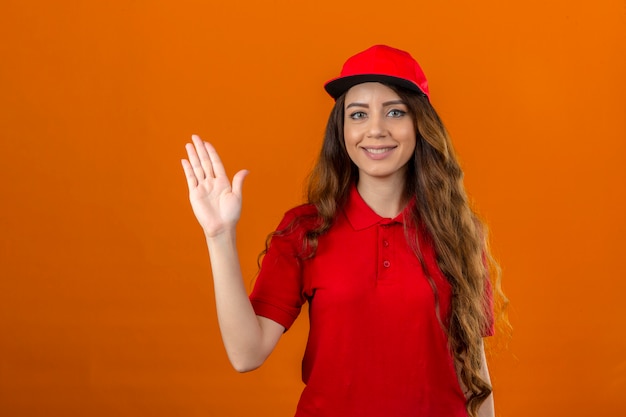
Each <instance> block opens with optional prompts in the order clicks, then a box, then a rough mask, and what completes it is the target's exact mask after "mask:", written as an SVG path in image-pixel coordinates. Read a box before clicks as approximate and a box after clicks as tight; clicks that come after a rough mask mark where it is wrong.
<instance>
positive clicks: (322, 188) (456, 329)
mask: <svg viewBox="0 0 626 417" xmlns="http://www.w3.org/2000/svg"><path fill="white" fill-rule="evenodd" d="M388 87H390V88H391V89H393V90H394V91H395V92H396V93H397V94H398V96H399V97H400V98H401V99H402V100H403V101H404V102H405V103H406V105H407V107H408V110H409V114H410V115H411V117H412V119H413V122H414V124H415V132H416V136H417V138H416V139H417V140H416V147H415V152H414V155H413V158H412V159H411V160H410V161H409V162H408V169H407V178H406V181H405V190H404V193H405V197H406V198H407V200H408V199H410V198H415V201H416V204H415V205H414V208H413V211H412V213H411V218H412V221H413V224H418V223H421V224H423V225H424V226H425V227H426V229H427V230H428V232H429V233H430V235H431V236H432V239H433V242H434V245H435V251H436V254H437V263H438V265H439V268H440V269H441V271H442V272H443V274H444V275H445V276H446V278H447V280H448V281H449V283H450V284H451V286H452V300H451V305H450V316H449V317H448V318H446V323H447V325H444V324H443V322H442V320H441V318H440V316H439V294H438V292H437V288H436V286H435V285H434V281H433V280H432V278H431V277H430V276H429V274H428V271H427V269H426V268H425V267H424V262H423V259H422V256H421V253H420V250H419V246H418V243H417V239H416V238H415V237H414V238H412V239H411V238H409V234H408V233H407V234H406V236H407V238H408V239H409V243H410V244H411V246H412V247H413V249H414V252H415V254H416V256H417V257H418V258H419V260H420V262H421V263H422V266H423V269H424V272H425V274H426V276H427V278H428V280H429V282H430V285H431V287H432V289H433V292H434V297H435V303H436V306H437V314H438V317H439V321H440V324H441V325H442V328H443V330H444V331H445V332H446V334H447V336H448V344H449V348H450V351H451V353H452V355H453V357H454V360H455V362H456V366H457V372H458V375H459V378H460V380H461V381H462V383H463V385H464V386H465V387H466V389H467V392H466V408H467V411H468V413H469V415H470V416H472V417H475V416H476V415H477V413H478V409H479V407H480V405H481V404H482V403H483V402H484V401H485V399H486V398H487V397H488V396H489V395H490V394H491V386H490V384H489V383H488V382H487V381H485V380H483V379H482V378H481V375H480V370H481V363H482V343H483V342H482V336H483V334H484V332H485V331H486V329H488V328H489V326H490V323H491V320H492V318H493V312H492V306H491V305H488V304H489V303H488V301H487V300H489V298H490V297H488V296H487V295H486V294H485V290H486V288H487V286H486V280H488V279H490V278H491V279H492V280H493V281H494V283H495V284H496V285H494V286H493V288H494V289H495V294H494V295H496V296H499V298H500V300H504V301H503V302H502V301H501V302H500V303H499V304H506V297H504V294H503V293H502V291H501V289H500V269H499V266H498V264H497V262H496V261H495V260H494V259H493V257H492V255H491V253H490V250H489V245H488V243H487V242H488V240H487V229H486V226H485V224H484V223H483V222H482V221H481V220H480V219H479V218H478V216H477V215H476V214H475V213H474V211H473V210H472V209H471V207H470V205H469V202H468V198H467V195H466V192H465V187H464V185H463V171H462V169H461V167H460V165H459V163H458V161H457V158H456V155H455V152H454V149H453V147H452V142H451V140H450V137H449V136H448V133H447V131H446V129H445V127H444V125H443V123H442V121H441V119H440V117H439V116H438V115H437V112H436V111H435V109H434V108H433V106H432V105H431V104H430V102H429V100H428V98H427V97H425V96H423V95H420V94H417V93H414V92H412V91H409V90H405V89H403V88H400V87H396V86H393V85H388ZM344 104H345V94H344V95H343V96H341V97H339V98H338V99H337V100H336V102H335V106H334V107H333V109H332V111H331V114H330V117H329V119H328V124H327V126H326V133H325V137H324V142H323V145H322V149H321V152H320V155H319V158H318V160H317V163H316V165H315V167H314V168H313V170H312V172H311V175H310V177H309V182H308V190H307V194H308V202H309V203H310V204H313V205H315V206H316V208H317V216H318V219H317V221H316V223H315V224H316V225H317V227H315V228H312V229H310V230H308V231H307V233H306V242H305V244H306V249H305V252H306V253H308V255H307V257H312V256H314V254H315V250H316V248H317V240H318V237H319V236H321V235H323V234H324V233H326V232H327V231H328V230H329V229H330V227H331V226H332V224H333V220H334V219H335V215H336V213H337V210H338V209H339V208H340V207H342V206H343V205H344V204H345V202H346V200H347V197H348V194H349V190H350V187H351V185H352V184H353V183H356V181H358V175H359V173H358V169H357V167H356V165H355V164H354V163H353V162H352V161H351V160H350V157H349V156H348V153H347V151H346V147H345V142H344V138H343V120H344ZM278 233H280V232H278ZM413 240H414V241H413Z"/></svg>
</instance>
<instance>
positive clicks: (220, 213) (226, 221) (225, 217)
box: [182, 136, 247, 236]
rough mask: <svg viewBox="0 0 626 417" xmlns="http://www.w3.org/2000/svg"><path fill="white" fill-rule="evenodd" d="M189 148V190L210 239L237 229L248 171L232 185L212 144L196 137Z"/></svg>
mask: <svg viewBox="0 0 626 417" xmlns="http://www.w3.org/2000/svg"><path fill="white" fill-rule="evenodd" d="M193 142H194V144H193V145H191V144H188V145H187V146H186V149H187V155H188V157H189V160H183V161H182V163H183V169H184V171H185V175H186V177H187V186H188V187H189V200H190V202H191V207H192V208H193V212H194V214H195V216H196V218H197V219H198V222H199V223H200V225H201V226H202V228H203V229H204V232H205V234H206V235H207V236H215V235H218V234H220V233H222V232H224V231H225V230H228V229H231V228H234V226H235V225H236V223H237V221H238V220H239V217H240V215H241V186H242V184H243V179H244V177H245V176H246V174H247V172H246V171H239V172H238V173H237V174H236V175H235V176H234V177H233V183H232V186H231V183H230V181H229V180H228V177H227V176H226V172H225V170H224V166H223V165H222V162H221V160H220V158H219V155H218V154H217V152H216V151H215V149H214V148H213V146H211V145H210V144H209V143H206V142H202V141H201V140H200V138H198V137H197V136H193Z"/></svg>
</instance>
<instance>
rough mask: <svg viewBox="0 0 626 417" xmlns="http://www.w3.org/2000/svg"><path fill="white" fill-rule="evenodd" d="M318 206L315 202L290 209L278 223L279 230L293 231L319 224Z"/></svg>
mask: <svg viewBox="0 0 626 417" xmlns="http://www.w3.org/2000/svg"><path fill="white" fill-rule="evenodd" d="M318 219H319V216H318V211H317V207H315V205H313V204H302V205H300V206H297V207H294V208H292V209H290V210H288V211H287V212H286V213H285V214H284V216H283V219H282V220H281V222H280V224H279V225H278V228H277V230H279V231H285V232H287V231H293V230H295V229H311V228H314V227H316V226H317V224H318V221H319V220H318Z"/></svg>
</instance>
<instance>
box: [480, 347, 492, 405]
mask: <svg viewBox="0 0 626 417" xmlns="http://www.w3.org/2000/svg"><path fill="white" fill-rule="evenodd" d="M481 362H482V365H481V367H480V376H481V378H482V379H483V380H484V381H485V382H487V383H489V384H490V385H491V377H490V376H489V368H488V366H487V357H486V355H485V349H484V346H483V349H482V360H481ZM494 416H495V407H494V402H493V392H492V393H491V394H489V397H487V399H486V400H485V402H483V403H482V404H481V406H480V408H479V409H478V417H494Z"/></svg>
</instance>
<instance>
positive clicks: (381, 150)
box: [363, 147, 395, 155]
mask: <svg viewBox="0 0 626 417" xmlns="http://www.w3.org/2000/svg"><path fill="white" fill-rule="evenodd" d="M363 149H365V150H366V151H367V152H369V153H371V154H375V155H378V154H381V153H385V152H389V151H390V150H392V149H395V147H392V148H363Z"/></svg>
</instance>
